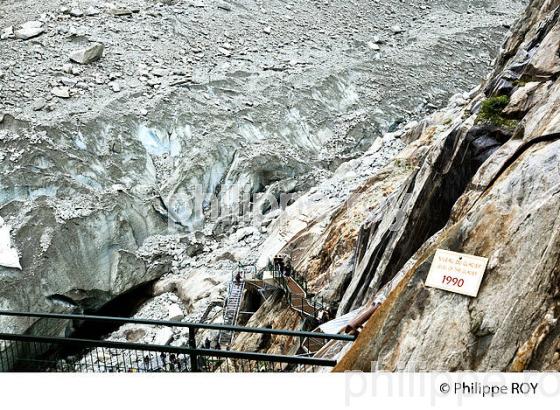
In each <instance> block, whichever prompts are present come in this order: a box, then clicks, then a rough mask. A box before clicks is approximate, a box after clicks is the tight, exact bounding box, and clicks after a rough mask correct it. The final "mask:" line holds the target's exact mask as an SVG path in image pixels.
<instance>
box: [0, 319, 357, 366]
mask: <svg viewBox="0 0 560 410" xmlns="http://www.w3.org/2000/svg"><path fill="white" fill-rule="evenodd" d="M0 316H11V317H22V318H36V319H60V320H63V321H80V322H88V321H90V322H100V323H112V324H115V325H122V324H129V323H133V324H141V325H154V326H167V327H181V328H188V343H187V345H185V346H170V345H153V344H142V343H128V342H118V341H109V340H92V339H80V338H72V337H58V336H45V335H30V334H11V333H0V370H1V371H50V372H232V371H235V372H272V371H275V372H278V371H290V370H293V369H295V368H296V367H297V366H299V365H306V366H312V367H333V366H335V365H336V361H335V360H326V359H318V358H312V357H301V356H288V355H275V354H268V353H259V352H246V351H229V350H218V349H209V348H199V347H198V346H197V342H196V332H197V330H200V329H204V330H222V331H223V330H225V331H235V332H240V333H253V334H260V335H271V336H286V337H295V338H299V339H300V340H303V339H304V338H309V337H313V338H320V339H326V340H346V341H353V340H354V339H355V337H354V336H349V335H328V334H322V333H316V332H301V331H290V330H278V329H267V328H247V327H240V326H226V325H218V324H206V323H189V322H171V321H158V320H149V319H129V318H116V317H107V316H88V315H71V314H57V313H29V312H8V311H0Z"/></svg>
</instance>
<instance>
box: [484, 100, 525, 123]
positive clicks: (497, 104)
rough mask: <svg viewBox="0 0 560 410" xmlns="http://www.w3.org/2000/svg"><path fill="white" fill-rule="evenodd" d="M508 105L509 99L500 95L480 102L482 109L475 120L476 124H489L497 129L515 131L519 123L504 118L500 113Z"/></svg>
mask: <svg viewBox="0 0 560 410" xmlns="http://www.w3.org/2000/svg"><path fill="white" fill-rule="evenodd" d="M508 104H509V97H508V96H507V95H501V96H499V97H490V98H487V99H486V100H484V101H483V102H482V107H481V108H480V112H479V113H478V117H477V118H476V123H477V124H490V125H495V126H497V127H502V128H507V129H515V128H516V127H517V124H518V123H519V121H517V120H512V119H508V118H504V117H503V115H502V113H503V111H504V109H505V108H506V107H507V105H508Z"/></svg>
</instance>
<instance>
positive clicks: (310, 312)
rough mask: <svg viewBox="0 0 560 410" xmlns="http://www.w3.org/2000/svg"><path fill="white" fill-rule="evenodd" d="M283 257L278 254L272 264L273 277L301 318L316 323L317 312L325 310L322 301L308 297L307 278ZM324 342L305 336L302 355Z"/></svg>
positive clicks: (319, 346) (317, 348)
mask: <svg viewBox="0 0 560 410" xmlns="http://www.w3.org/2000/svg"><path fill="white" fill-rule="evenodd" d="M284 258H285V257H284V256H281V255H278V256H277V257H275V258H274V262H273V264H272V267H271V269H272V271H273V277H274V278H275V280H276V282H277V283H278V284H279V285H280V287H281V288H282V289H283V290H284V292H285V294H286V297H287V300H288V303H289V304H290V307H291V308H292V309H293V310H295V311H296V312H298V313H299V315H300V316H301V318H302V319H304V320H306V319H308V320H311V322H312V323H318V319H320V318H319V313H320V312H322V311H325V310H326V309H325V306H324V305H323V303H322V302H321V301H319V300H317V299H315V298H312V297H310V296H311V295H309V293H308V290H307V280H306V279H305V278H304V277H303V276H302V275H300V274H299V273H298V272H296V271H295V270H294V269H293V268H292V267H291V265H290V264H286V263H285V262H283V259H284ZM324 345H325V343H324V342H323V341H322V340H321V339H320V338H305V339H303V340H302V342H301V349H302V351H303V355H306V356H307V355H309V356H312V355H314V354H315V353H317V352H318V351H319V350H320V349H321V348H322V347H323V346H324Z"/></svg>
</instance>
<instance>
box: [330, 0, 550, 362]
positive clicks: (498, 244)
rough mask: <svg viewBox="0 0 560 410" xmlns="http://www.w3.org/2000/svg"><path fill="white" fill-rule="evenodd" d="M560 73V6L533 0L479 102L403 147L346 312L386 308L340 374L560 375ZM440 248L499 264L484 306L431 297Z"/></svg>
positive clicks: (412, 134)
mask: <svg viewBox="0 0 560 410" xmlns="http://www.w3.org/2000/svg"><path fill="white" fill-rule="evenodd" d="M559 73H560V2H559V1H557V0H533V1H532V2H531V3H530V5H529V6H528V8H527V9H526V11H525V13H524V15H523V17H522V18H521V19H520V20H519V21H518V23H517V24H516V25H515V27H514V30H513V34H512V35H511V36H510V37H509V38H508V40H507V41H506V43H505V44H504V46H503V49H502V51H501V53H500V56H499V58H498V60H497V63H496V66H495V68H494V71H493V73H492V74H491V75H490V76H489V77H488V79H487V80H486V81H485V82H484V83H483V85H482V87H481V88H480V90H479V91H478V92H475V93H473V94H472V96H471V98H469V99H468V100H467V101H466V102H465V104H464V105H461V106H458V107H453V106H451V107H449V108H448V109H447V110H445V111H443V112H441V113H438V114H435V115H433V116H431V117H429V118H428V119H426V120H425V121H423V122H421V123H420V124H418V125H417V126H416V127H413V128H411V129H410V130H409V131H408V132H407V133H406V134H404V135H403V137H402V138H404V139H406V140H409V141H412V142H411V144H410V145H409V146H408V148H407V150H408V152H404V153H403V154H401V155H404V157H403V161H405V162H408V163H410V164H413V166H412V168H411V170H410V172H409V173H408V176H407V178H406V179H405V180H404V181H403V182H402V184H400V186H399V188H398V189H396V190H395V192H394V194H393V195H392V197H393V198H394V202H393V203H392V206H391V207H390V208H385V210H383V208H382V206H380V207H377V209H375V210H373V212H372V213H371V214H370V217H369V220H368V222H367V223H366V224H365V225H363V226H362V227H361V231H360V235H359V239H358V243H357V252H356V254H355V257H356V259H355V263H354V265H353V269H352V272H351V274H350V277H351V279H350V283H349V286H348V288H347V289H346V291H345V293H344V295H343V297H342V300H341V305H340V311H341V312H342V313H343V312H346V311H348V310H350V309H352V308H354V307H357V306H360V305H363V304H365V303H367V302H372V301H373V300H377V301H378V302H379V308H378V309H377V310H376V311H375V313H374V314H373V315H372V316H371V318H370V319H369V321H368V322H367V324H366V325H365V328H364V329H363V332H362V333H361V335H360V336H359V338H358V340H357V341H356V342H355V343H354V345H353V346H352V347H351V348H350V349H349V351H347V352H346V353H345V354H344V355H343V357H342V358H341V362H340V363H339V365H338V367H337V369H336V370H338V371H343V370H366V371H370V370H376V369H382V370H389V371H396V370H406V371H415V370H442V371H455V370H476V371H491V370H497V371H522V370H556V371H557V370H559V369H560V344H559V341H560V339H559V337H558V336H559V331H560V327H559V326H558V318H559V316H560V305H559V299H558V297H559V285H560V237H559V232H560V229H559V228H560V219H559V217H560V111H559V101H560V100H559V98H560V88H559V86H560V83H559V80H558V74H559ZM382 189H383V187H382V186H379V187H378V188H377V190H378V191H380V190H382ZM398 212H402V214H401V218H400V219H401V220H400V223H398V224H397V225H395V224H394V221H395V219H396V218H398V217H399V216H398V215H397V213H398ZM438 248H443V249H449V250H452V251H457V252H465V253H468V254H475V255H479V256H484V257H486V258H489V264H488V268H487V270H486V273H485V276H484V279H483V282H482V286H481V288H480V292H479V294H478V296H477V297H474V298H473V297H467V296H462V295H459V294H454V293H449V292H445V291H442V290H438V289H433V288H428V287H426V286H425V279H426V275H427V273H428V270H429V268H430V265H431V262H432V259H433V256H434V252H435V250H436V249H438Z"/></svg>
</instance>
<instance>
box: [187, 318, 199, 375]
mask: <svg viewBox="0 0 560 410" xmlns="http://www.w3.org/2000/svg"><path fill="white" fill-rule="evenodd" d="M195 336H196V329H194V328H193V327H189V347H190V348H191V349H196V338H195ZM189 357H190V358H191V372H198V355H197V354H196V353H194V352H193V353H191V354H190V355H189Z"/></svg>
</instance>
